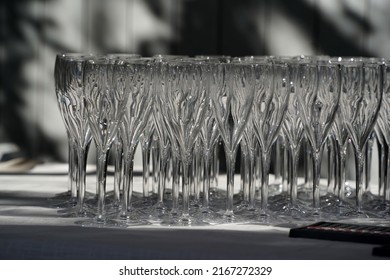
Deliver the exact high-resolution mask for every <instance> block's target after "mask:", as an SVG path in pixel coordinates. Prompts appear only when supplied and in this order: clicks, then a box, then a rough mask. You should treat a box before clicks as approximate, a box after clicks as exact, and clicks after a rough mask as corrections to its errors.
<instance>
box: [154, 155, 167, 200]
mask: <svg viewBox="0 0 390 280" xmlns="http://www.w3.org/2000/svg"><path fill="white" fill-rule="evenodd" d="M167 160H168V158H167V153H166V151H164V152H163V153H162V154H161V155H160V172H159V173H160V176H159V184H158V191H157V206H158V207H162V205H163V201H164V191H165V182H166V171H167Z"/></svg>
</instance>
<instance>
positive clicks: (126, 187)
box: [121, 147, 135, 218]
mask: <svg viewBox="0 0 390 280" xmlns="http://www.w3.org/2000/svg"><path fill="white" fill-rule="evenodd" d="M134 152H135V148H134V147H129V148H128V150H126V151H125V152H124V172H123V176H124V184H123V199H122V213H121V216H122V218H127V217H128V212H129V211H131V199H132V194H133V168H134Z"/></svg>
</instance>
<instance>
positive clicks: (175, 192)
mask: <svg viewBox="0 0 390 280" xmlns="http://www.w3.org/2000/svg"><path fill="white" fill-rule="evenodd" d="M172 168H173V170H172V210H171V213H172V214H177V212H178V209H179V192H180V176H179V171H180V161H179V160H178V158H177V157H176V156H172Z"/></svg>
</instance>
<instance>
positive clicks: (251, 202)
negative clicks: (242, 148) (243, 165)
mask: <svg viewBox="0 0 390 280" xmlns="http://www.w3.org/2000/svg"><path fill="white" fill-rule="evenodd" d="M254 160H255V155H254V154H253V152H252V153H251V154H250V155H249V156H248V161H247V166H248V168H247V169H248V184H247V185H248V186H247V188H246V189H244V201H245V202H248V206H249V209H251V210H254V209H255V208H256V207H255V192H256V189H255V182H254V168H255V166H254V164H255V163H254Z"/></svg>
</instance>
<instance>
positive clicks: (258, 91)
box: [253, 58, 291, 222]
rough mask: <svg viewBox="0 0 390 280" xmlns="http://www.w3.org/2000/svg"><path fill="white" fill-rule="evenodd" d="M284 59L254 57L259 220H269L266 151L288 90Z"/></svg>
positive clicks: (279, 121)
mask: <svg viewBox="0 0 390 280" xmlns="http://www.w3.org/2000/svg"><path fill="white" fill-rule="evenodd" d="M288 62H289V61H288V60H286V59H283V58H272V59H266V60H260V61H255V77H256V88H255V98H254V108H253V114H254V116H253V122H254V128H255V133H256V136H257V139H258V141H259V146H260V153H261V156H260V159H261V167H262V182H261V205H260V213H259V214H260V219H261V220H262V221H263V222H269V221H271V220H272V217H271V215H270V213H269V211H268V185H269V169H270V154H271V148H272V145H273V144H274V143H275V141H276V139H277V137H278V136H279V131H280V129H281V125H282V122H283V120H284V116H285V113H286V111H287V105H288V100H289V94H290V91H291V86H290V73H289V65H288Z"/></svg>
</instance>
